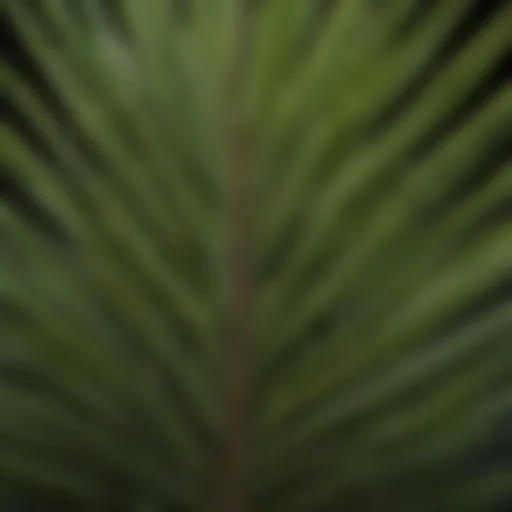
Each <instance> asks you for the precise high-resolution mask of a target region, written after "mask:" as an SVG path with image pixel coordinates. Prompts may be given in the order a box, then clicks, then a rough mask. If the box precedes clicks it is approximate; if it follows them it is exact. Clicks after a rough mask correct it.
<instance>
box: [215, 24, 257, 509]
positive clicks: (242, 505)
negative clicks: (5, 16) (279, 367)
mask: <svg viewBox="0 0 512 512" xmlns="http://www.w3.org/2000/svg"><path fill="white" fill-rule="evenodd" d="M237 29H238V31H240V30H242V27H241V26H239V27H237ZM239 36H240V34H238V37H237V47H236V48H235V51H234V55H233V57H234V66H233V75H232V77H231V79H230V82H231V83H230V84H229V87H228V89H229V91H230V93H229V95H228V102H229V105H228V111H230V113H231V118H230V119H229V122H228V127H227V130H226V143H227V145H226V148H227V153H228V155H227V156H228V176H227V177H228V198H227V199H228V204H227V207H228V211H227V214H228V222H229V238H228V249H229V251H228V275H229V276H230V277H229V279H230V283H229V285H230V286H229V289H230V301H231V302H230V310H229V311H230V316H229V320H228V321H229V324H228V334H227V336H228V337H227V340H226V343H225V354H226V356H225V357H226V361H225V362H226V366H225V375H224V378H225V383H224V393H225V394H224V407H225V409H224V424H223V443H222V446H221V452H220V460H219V466H218V467H219V469H220V475H219V476H220V482H219V507H218V510H219V512H248V510H249V496H248V482H247V466H248V459H249V451H248V445H249V422H250V419H249V414H250V411H249V404H250V387H251V378H250V375H251V333H252V310H253V301H254V276H253V264H254V262H253V254H254V250H253V246H252V244H253V241H254V225H253V200H252V186H251V185H252V183H251V161H252V151H253V148H252V140H251V139H252V136H251V133H250V126H249V123H248V122H247V120H246V119H244V118H243V116H242V114H241V112H240V111H239V105H238V100H239V98H240V92H241V87H242V82H243V80H242V76H241V70H240V64H241V61H240V59H241V53H242V48H241V46H242V38H241V37H239Z"/></svg>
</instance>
